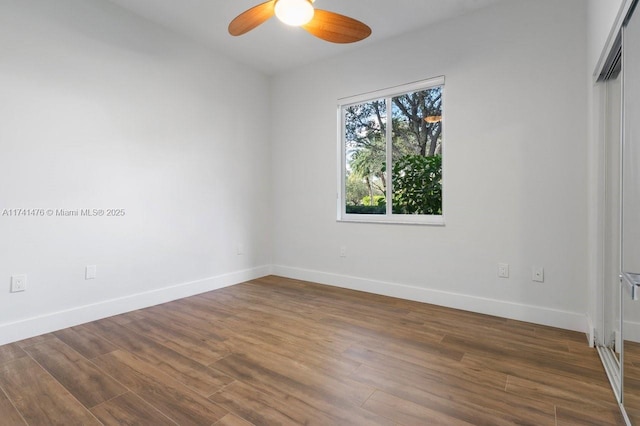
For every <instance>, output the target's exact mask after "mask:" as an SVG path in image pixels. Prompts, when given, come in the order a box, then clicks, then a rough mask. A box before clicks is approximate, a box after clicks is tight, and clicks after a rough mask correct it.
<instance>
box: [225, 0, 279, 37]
mask: <svg viewBox="0 0 640 426" xmlns="http://www.w3.org/2000/svg"><path fill="white" fill-rule="evenodd" d="M275 4H276V0H270V1H267V2H264V3H262V4H259V5H257V6H254V7H252V8H251V9H249V10H245V11H244V12H242V13H241V14H240V15H238V16H236V17H235V19H234V20H233V21H231V23H230V24H229V34H231V35H233V36H239V35H242V34H244V33H247V32H249V31H251V30H252V29H254V28H255V27H257V26H258V25H260V24H262V23H263V22H265V21H266V20H267V19H269V18H271V17H272V16H273V15H274V14H275Z"/></svg>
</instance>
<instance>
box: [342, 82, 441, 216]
mask: <svg viewBox="0 0 640 426" xmlns="http://www.w3.org/2000/svg"><path fill="white" fill-rule="evenodd" d="M444 80H445V79H444V76H440V77H435V78H430V79H428V80H421V81H416V82H413V83H409V84H403V85H401V86H395V87H390V88H387V89H382V90H377V91H375V92H368V93H363V94H361V95H356V96H350V97H347V98H341V99H338V193H337V201H338V219H337V220H338V221H339V222H363V223H395V224H411V225H440V226H443V225H444V205H445V194H446V192H445V185H444V184H445V173H444V172H445V167H444V159H445V158H446V157H445V152H444V151H445V145H446V144H444V137H445V102H444V101H445V99H444V93H445V90H444ZM438 86H442V88H443V89H442V140H443V144H442V149H441V153H442V159H443V162H442V214H441V215H426V214H425V215H416V214H393V213H392V209H393V202H391V201H388V202H387V211H386V213H385V214H352V213H351V214H347V205H346V202H345V196H346V182H345V179H346V169H347V164H346V163H347V156H346V150H347V149H346V134H345V133H346V132H345V131H344V129H345V116H346V114H345V110H346V108H348V107H350V106H353V105H359V104H362V103H365V102H368V101H374V100H377V99H381V98H385V99H386V102H387V117H390V114H391V105H390V103H391V98H393V97H396V96H401V95H404V94H406V93H411V92H417V91H420V90H428V89H430V88H433V87H438ZM387 123H388V124H389V125H387V127H386V132H387V135H386V136H387V137H386V140H387V143H386V145H387V164H391V151H392V147H391V134H392V131H393V129H392V127H393V126H391V125H390V124H391V121H390V120H388V119H387ZM389 170H390V169H389ZM388 176H389V179H388V184H387V193H386V199H387V200H392V199H393V197H392V195H393V181H392V180H391V179H390V176H391V173H389V174H388Z"/></svg>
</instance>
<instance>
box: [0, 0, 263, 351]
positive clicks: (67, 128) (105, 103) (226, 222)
mask: <svg viewBox="0 0 640 426" xmlns="http://www.w3.org/2000/svg"><path fill="white" fill-rule="evenodd" d="M0 10H1V11H2V12H1V13H0V52H1V54H0V117H2V123H1V124H0V182H1V184H0V214H1V213H2V211H3V210H4V209H20V208H42V209H54V210H55V209H67V210H73V209H85V208H87V209H93V208H95V209H109V208H119V209H125V210H126V216H125V217H100V218H96V217H94V218H88V217H56V216H53V217H46V216H45V217H9V216H6V215H5V216H1V215H0V236H1V238H0V344H1V343H4V342H8V341H11V340H16V339H17V338H23V337H28V336H30V335H35V334H38V333H42V332H45V331H49V330H53V329H56V328H60V327H64V326H68V325H71V324H74V323H79V322H83V321H88V320H92V319H96V318H98V317H101V316H106V315H111V314H114V313H118V312H122V311H126V310H130V309H135V308H138V307H141V306H146V305H149V304H153V303H159V302H162V301H165V300H170V299H173V298H177V297H181V296H186V295H189V294H192V293H196V292H200V291H205V290H208V289H211V288H216V287H219V286H222V285H228V284H232V283H235V282H240V281H243V280H246V279H250V278H252V277H254V276H259V275H265V274H266V273H268V271H269V269H268V267H263V265H269V264H270V263H271V259H270V252H271V233H270V226H269V224H270V220H271V217H270V213H271V207H270V196H269V188H270V164H269V130H268V129H269V125H270V123H269V120H268V117H267V114H266V111H268V104H269V85H268V79H267V78H266V77H265V76H263V75H261V74H259V73H257V72H254V71H252V70H250V69H248V68H246V67H244V66H240V65H237V64H235V63H234V62H232V61H230V60H228V59H226V58H225V57H222V56H220V55H216V54H215V53H214V52H211V51H209V50H205V49H203V48H200V47H198V46H197V45H196V44H194V43H193V42H191V41H190V40H186V39H182V38H180V37H178V36H176V35H174V34H173V33H171V32H169V31H166V30H164V29H162V28H160V27H158V26H154V25H152V24H150V23H148V22H147V21H144V20H142V19H139V18H136V17H135V16H133V15H131V14H128V13H127V12H124V11H123V10H121V9H119V8H118V7H117V6H114V5H112V4H111V3H109V2H106V1H97V0H56V1H55V2H53V1H49V0H0ZM238 245H241V246H243V250H244V254H243V255H237V253H236V250H237V246H238ZM85 265H97V271H98V278H97V279H96V280H90V281H85V280H84V268H85ZM22 273H26V274H27V275H28V288H27V291H26V292H24V293H16V294H9V277H10V276H11V275H12V274H22Z"/></svg>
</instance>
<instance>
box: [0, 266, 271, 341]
mask: <svg viewBox="0 0 640 426" xmlns="http://www.w3.org/2000/svg"><path fill="white" fill-rule="evenodd" d="M271 273H272V271H271V266H259V267H256V268H251V269H246V270H242V271H236V272H231V273H228V274H222V275H217V276H215V277H210V278H205V279H202V280H197V281H191V282H186V283H181V284H176V285H173V286H169V287H163V288H159V289H156V290H152V291H147V292H143V293H137V294H132V295H128V296H124V297H119V298H116V299H110V300H105V301H103V302H98V303H94V304H90V305H84V306H78V307H75V308H71V309H67V310H64V311H58V312H51V313H47V314H44V315H39V316H36V317H32V318H26V319H22V320H19V321H15V322H10V323H5V324H0V345H3V344H6V343H11V342H16V341H18V340H22V339H27V338H29V337H33V336H38V335H41V334H44V333H50V332H52V331H56V330H60V329H63V328H67V327H73V326H75V325H78V324H84V323H86V322H91V321H96V320H99V319H102V318H106V317H110V316H113V315H118V314H122V313H125V312H131V311H135V310H136V309H142V308H148V307H150V306H154V305H159V304H161V303H166V302H170V301H172V300H177V299H182V298H184V297H189V296H193V295H196V294H200V293H205V292H207V291H211V290H216V289H219V288H223V287H228V286H231V285H234V284H238V283H241V282H245V281H249V280H253V279H256V278H260V277H264V276H267V275H270V274H271Z"/></svg>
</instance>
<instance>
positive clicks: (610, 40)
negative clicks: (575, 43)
mask: <svg viewBox="0 0 640 426" xmlns="http://www.w3.org/2000/svg"><path fill="white" fill-rule="evenodd" d="M634 1H635V0H623V1H622V4H621V5H620V9H619V10H618V15H617V16H616V20H615V21H614V23H613V27H611V31H610V32H609V36H608V37H607V41H606V42H605V44H604V47H603V48H602V52H601V53H600V58H599V59H598V62H597V64H596V69H595V70H594V71H593V76H594V77H595V78H596V79H598V76H600V74H601V73H602V71H604V66H605V64H606V62H607V58H608V57H609V53H610V52H611V49H613V45H614V44H615V42H616V38H618V34H619V33H620V30H621V29H622V25H624V21H625V19H627V15H628V14H629V10H630V9H631V5H633V2H634Z"/></svg>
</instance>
